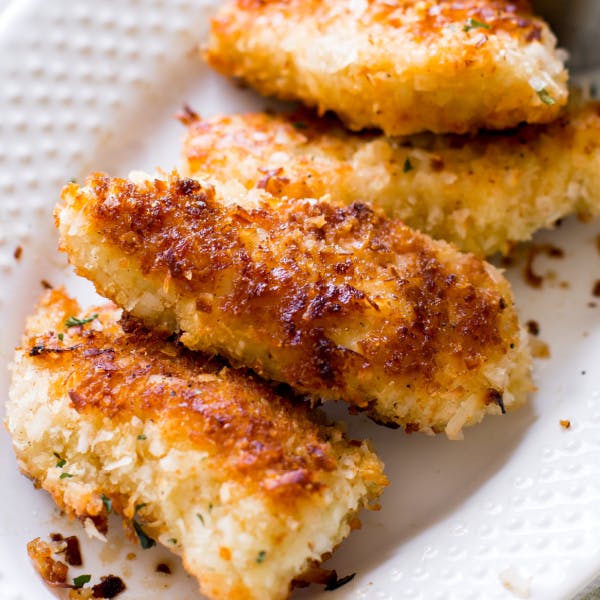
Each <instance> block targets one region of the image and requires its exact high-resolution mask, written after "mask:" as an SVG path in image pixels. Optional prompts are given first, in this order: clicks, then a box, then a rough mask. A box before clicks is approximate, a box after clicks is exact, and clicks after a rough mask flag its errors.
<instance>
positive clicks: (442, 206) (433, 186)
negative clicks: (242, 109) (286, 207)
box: [183, 102, 600, 255]
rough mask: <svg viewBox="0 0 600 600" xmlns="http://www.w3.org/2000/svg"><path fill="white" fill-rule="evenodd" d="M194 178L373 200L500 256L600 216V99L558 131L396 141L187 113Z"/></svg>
mask: <svg viewBox="0 0 600 600" xmlns="http://www.w3.org/2000/svg"><path fill="white" fill-rule="evenodd" d="M188 119H189V124H190V127H189V130H188V134H187V137H186V140H185V144H184V152H183V156H184V168H185V172H186V174H187V175H190V176H195V177H200V178H207V177H210V178H217V179H220V180H225V181H226V180H227V179H230V178H232V177H233V178H236V179H238V180H239V181H240V182H242V183H243V185H244V186H245V187H246V188H247V189H251V188H255V187H259V188H263V189H265V190H266V191H268V192H269V193H271V194H274V195H276V196H279V197H282V198H283V197H293V198H305V197H315V198H320V197H321V196H323V195H324V194H331V195H332V197H333V198H334V199H335V200H336V201H338V202H341V203H343V204H351V203H352V202H356V201H363V200H366V201H368V202H370V203H372V204H373V205H374V206H376V207H379V208H381V209H383V211H384V212H385V213H386V215H388V216H390V217H394V218H399V219H401V220H402V221H404V222H405V223H406V224H407V225H409V226H410V227H413V228H414V229H418V230H420V231H423V232H425V233H427V234H429V235H431V236H432V237H434V238H437V239H445V240H447V241H450V242H453V243H454V244H456V245H457V246H458V248H460V249H461V250H463V251H469V252H475V253H476V254H482V255H490V254H493V253H494V252H497V251H501V252H507V251H508V250H509V249H510V248H511V247H512V245H513V244H514V243H516V242H520V241H524V240H529V239H530V238H531V236H532V235H533V233H535V232H536V231H537V230H539V229H541V228H544V227H552V226H553V225H554V223H555V222H556V220H557V219H559V218H561V217H564V216H566V215H568V214H570V213H573V212H577V213H580V214H583V215H586V216H587V215H597V214H598V213H599V212H600V103H598V102H588V103H581V104H577V105H574V106H572V107H570V109H569V110H568V111H567V112H566V113H565V114H564V115H563V116H561V117H560V118H559V119H558V120H556V121H555V122H553V123H551V124H549V125H524V126H521V127H519V128H517V129H513V130H509V131H506V132H497V133H480V134H478V135H476V136H473V137H459V136H455V135H446V136H436V135H433V134H421V135H417V136H412V137H404V138H388V137H385V136H383V135H377V134H360V135H359V134H352V133H348V132H346V131H345V130H344V129H343V128H342V127H341V126H340V125H339V123H338V122H337V121H335V120H333V119H316V118H311V117H310V116H308V115H305V114H296V115H277V116H276V115H267V114H260V113H259V114H247V115H233V116H229V115H228V116H222V117H215V118H212V119H209V120H202V119H199V118H197V117H195V116H194V115H193V114H190V115H188Z"/></svg>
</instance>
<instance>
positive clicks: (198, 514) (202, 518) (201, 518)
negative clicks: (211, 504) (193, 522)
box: [196, 513, 205, 525]
mask: <svg viewBox="0 0 600 600" xmlns="http://www.w3.org/2000/svg"><path fill="white" fill-rule="evenodd" d="M196 516H197V517H198V519H200V522H201V523H202V525H204V524H205V523H204V517H203V516H202V515H201V514H200V513H196Z"/></svg>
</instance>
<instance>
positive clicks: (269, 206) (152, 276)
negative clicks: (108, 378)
mask: <svg viewBox="0 0 600 600" xmlns="http://www.w3.org/2000/svg"><path fill="white" fill-rule="evenodd" d="M240 188H241V186H239V184H235V182H234V183H232V184H231V186H230V187H224V186H220V185H217V186H216V187H214V186H212V185H209V184H206V183H201V182H198V181H194V180H191V179H181V178H179V177H178V176H177V175H176V174H174V175H172V176H171V177H170V178H169V180H168V181H164V180H154V181H142V182H138V183H137V184H135V183H133V182H131V181H127V180H123V179H110V178H108V177H106V176H104V175H101V174H97V175H93V176H91V177H90V178H89V179H88V180H87V182H86V184H85V186H84V187H81V188H80V187H78V186H76V185H70V186H67V188H65V191H64V193H63V203H62V204H61V205H60V206H59V207H58V208H57V212H56V215H57V223H58V226H59V229H60V231H61V247H62V249H63V250H65V251H67V252H68V254H69V258H70V260H71V262H72V263H73V264H74V265H75V267H76V269H77V271H78V272H79V273H80V274H82V275H84V276H86V277H88V278H90V279H91V280H92V281H93V282H94V283H95V285H96V287H97V288H98V290H99V291H100V292H101V293H102V294H104V295H107V296H108V297H110V298H111V299H113V300H114V301H116V302H117V303H118V304H120V305H121V306H123V307H124V308H125V309H126V310H128V311H130V312H131V313H132V314H133V315H135V316H137V317H139V318H142V319H143V320H145V321H146V322H147V323H148V324H150V325H152V326H153V327H161V328H164V329H167V330H170V331H182V332H183V335H182V337H181V341H182V342H183V343H184V344H186V345H187V346H189V347H190V348H193V349H201V350H204V351H208V352H215V353H221V354H224V355H226V356H228V357H229V358H231V359H232V360H234V361H237V362H239V363H241V364H244V365H246V366H249V367H251V368H253V369H255V370H256V371H258V372H259V373H261V374H263V375H265V376H267V377H269V378H272V379H275V380H278V381H283V382H285V383H288V384H290V385H292V386H293V387H295V388H296V389H298V390H299V391H300V392H303V393H307V394H309V395H312V396H314V397H317V398H333V399H337V398H341V399H343V400H345V401H346V402H349V403H350V404H351V405H353V406H355V407H357V408H359V409H365V410H369V411H370V413H371V414H372V415H373V416H374V417H375V418H376V419H379V420H382V421H385V422H390V423H395V424H402V425H404V426H405V427H406V428H408V429H409V430H423V431H430V432H431V431H442V430H446V432H447V433H448V434H449V435H451V436H453V437H455V436H457V435H459V434H460V430H461V428H462V426H463V425H465V424H469V423H473V422H477V421H478V420H480V419H481V418H482V417H483V415H484V414H485V412H497V413H500V412H501V411H504V410H505V409H506V408H511V407H512V406H516V405H518V404H520V403H522V402H523V401H524V399H525V396H526V393H527V391H528V390H529V389H530V382H529V367H530V365H529V356H528V353H527V349H526V347H525V346H524V344H523V342H522V339H521V336H522V332H521V328H520V326H519V323H518V319H517V316H516V312H515V310H514V307H513V299H512V293H511V290H510V287H509V285H508V283H507V282H506V280H505V279H504V278H503V277H502V276H501V275H500V273H499V272H498V271H496V270H495V269H494V268H493V267H492V266H491V265H489V264H487V263H485V262H483V261H481V260H479V259H477V258H475V257H474V256H471V255H462V254H460V253H459V252H457V251H456V250H454V249H453V248H452V247H450V246H449V245H447V244H445V243H443V242H434V241H433V240H431V239H430V238H428V237H426V236H424V235H422V234H419V233H416V232H414V231H412V230H410V229H409V228H408V227H406V226H404V225H402V224H401V223H400V222H397V221H392V220H387V219H385V218H384V217H382V216H381V215H380V214H379V213H376V212H373V211H372V210H371V209H370V208H368V207H367V206H366V205H364V204H361V203H354V204H351V205H350V206H347V207H343V206H337V205H335V204H332V203H329V202H326V201H317V200H290V201H286V202H282V201H281V199H279V198H277V197H275V196H272V195H269V194H267V193H265V192H263V191H261V190H254V191H253V192H251V193H249V192H247V191H246V190H245V189H244V188H241V189H240Z"/></svg>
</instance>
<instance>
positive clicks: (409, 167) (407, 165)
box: [402, 158, 414, 173]
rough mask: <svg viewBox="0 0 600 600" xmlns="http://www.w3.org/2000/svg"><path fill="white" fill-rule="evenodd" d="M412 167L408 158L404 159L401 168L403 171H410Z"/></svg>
mask: <svg viewBox="0 0 600 600" xmlns="http://www.w3.org/2000/svg"><path fill="white" fill-rule="evenodd" d="M413 169H414V167H413V166H412V163H411V162H410V158H407V159H406V160H405V161H404V167H403V168H402V170H403V171H404V172H405V173H408V172H409V171H412V170H413Z"/></svg>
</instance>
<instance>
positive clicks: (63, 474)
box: [59, 473, 73, 479]
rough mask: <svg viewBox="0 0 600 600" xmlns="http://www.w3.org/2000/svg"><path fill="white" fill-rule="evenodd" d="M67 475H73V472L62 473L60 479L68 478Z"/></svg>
mask: <svg viewBox="0 0 600 600" xmlns="http://www.w3.org/2000/svg"><path fill="white" fill-rule="evenodd" d="M67 477H69V478H70V477H73V475H71V473H61V474H60V477H59V479H67Z"/></svg>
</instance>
